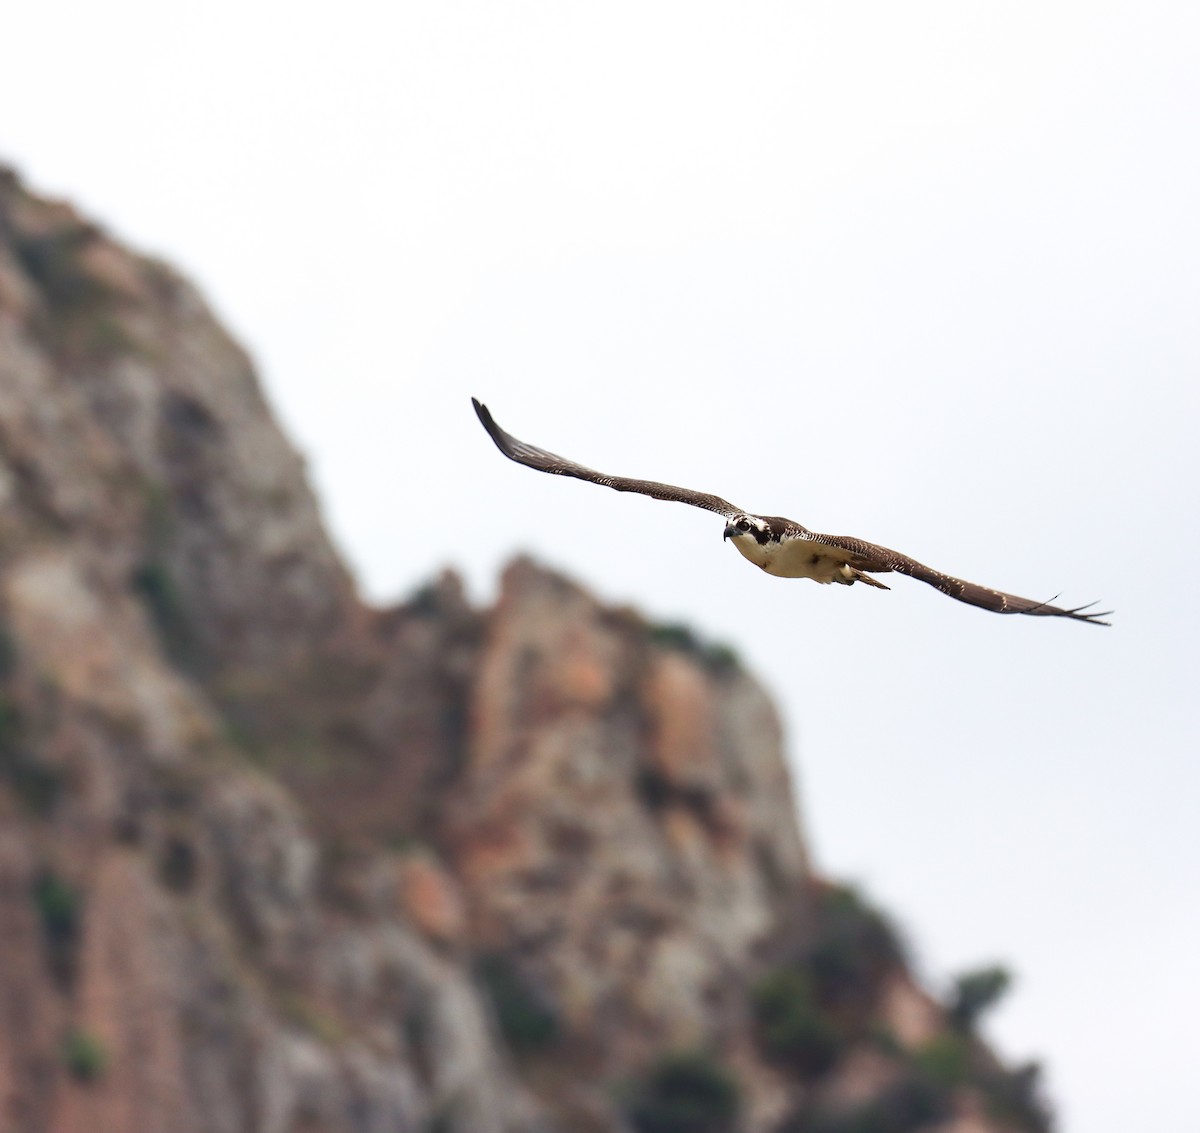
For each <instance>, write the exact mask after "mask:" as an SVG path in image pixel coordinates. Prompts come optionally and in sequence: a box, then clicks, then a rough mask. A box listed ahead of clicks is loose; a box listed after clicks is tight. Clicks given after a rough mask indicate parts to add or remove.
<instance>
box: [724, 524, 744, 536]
mask: <svg viewBox="0 0 1200 1133" xmlns="http://www.w3.org/2000/svg"><path fill="white" fill-rule="evenodd" d="M741 534H742V532H741V531H739V530H738V529H737V528H736V527H734V525H733V524H732V523H727V524H725V534H724V535H722V536H721V538H722V539H729V538H732V537H733V536H735V535H741Z"/></svg>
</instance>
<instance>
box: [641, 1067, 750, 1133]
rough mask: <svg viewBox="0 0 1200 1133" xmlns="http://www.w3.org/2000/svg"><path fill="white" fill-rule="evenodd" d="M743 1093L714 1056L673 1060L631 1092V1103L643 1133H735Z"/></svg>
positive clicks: (656, 1070)
mask: <svg viewBox="0 0 1200 1133" xmlns="http://www.w3.org/2000/svg"><path fill="white" fill-rule="evenodd" d="M739 1100H740V1099H739V1091H738V1087H737V1082H736V1081H735V1079H734V1078H733V1076H732V1075H731V1074H730V1073H729V1072H728V1071H726V1070H725V1069H723V1068H722V1067H721V1066H719V1065H718V1064H717V1063H716V1062H715V1061H714V1060H713V1059H712V1058H711V1057H710V1056H709V1055H707V1054H703V1053H701V1052H681V1053H676V1054H670V1055H667V1056H666V1057H665V1058H663V1059H662V1061H660V1062H659V1063H658V1065H657V1066H656V1067H655V1068H654V1069H653V1070H652V1071H651V1072H650V1073H649V1074H648V1075H647V1076H646V1078H644V1079H643V1080H642V1081H640V1082H639V1083H637V1084H636V1085H635V1086H634V1087H633V1089H632V1090H631V1091H630V1094H629V1096H628V1098H627V1099H626V1104H625V1114H626V1117H627V1118H628V1119H629V1124H630V1125H631V1126H633V1128H634V1129H635V1130H636V1131H637V1133H731V1131H732V1130H733V1129H735V1128H736V1126H737V1116H738V1110H739V1108H740V1106H739Z"/></svg>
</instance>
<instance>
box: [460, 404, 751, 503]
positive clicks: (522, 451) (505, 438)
mask: <svg viewBox="0 0 1200 1133" xmlns="http://www.w3.org/2000/svg"><path fill="white" fill-rule="evenodd" d="M471 404H472V405H473V406H475V413H476V415H477V416H478V417H479V420H480V422H481V423H482V425H483V427H484V428H485V429H486V430H487V431H488V436H490V437H491V438H492V440H493V441H495V442H496V447H497V448H498V449H499V450H500V451H501V452H502V453H504V455H505V456H507V457H508V459H509V460H515V461H516V462H517V463H518V464H524V465H525V467H526V468H536V469H537V470H538V471H539V472H550V473H552V474H553V475H555V476H574V477H575V479H576V480H587V481H589V482H590V483H592V484H603V485H604V486H605V487H606V488H613V489H615V490H616V491H618V492H638V493H640V494H641V495H643V496H652V497H653V498H654V499H656V500H672V501H674V502H676V503H681V504H691V505H692V507H700V508H704V510H705V511H715V512H716V513H717V514H718V515H723V516H725V518H726V519H730V518H732V517H733V516H735V515H742V514H744V513H743V512H742V509H741V508H738V507H734V505H733V504H731V503H730V502H729V501H728V500H723V499H721V497H720V496H710V495H708V494H707V493H706V492H693V491H690V490H689V489H687V488H676V487H675V486H674V485H673V484H660V483H658V482H657V481H655V480H629V479H627V478H626V477H624V476H606V475H605V474H604V473H603V472H597V471H595V469H592V468H586V467H585V466H584V465H582V464H576V463H575V462H574V461H573V460H567V458H566V457H564V456H555V454H554V453H552V452H547V451H546V450H545V449H543V448H535V447H534V446H533V445H527V444H526V443H525V442H524V441H519V440H517V438H516V437H514V436H512V435H511V434H509V433H506V432H505V431H504V430H503V429H502V428H500V426H499V425H497V424H496V422H495V421H494V420H493V419H492V415H491V413H490V412H488V407H487V406H486V405H481V404H480V403H479V402H478V401H476V400H475V398H471Z"/></svg>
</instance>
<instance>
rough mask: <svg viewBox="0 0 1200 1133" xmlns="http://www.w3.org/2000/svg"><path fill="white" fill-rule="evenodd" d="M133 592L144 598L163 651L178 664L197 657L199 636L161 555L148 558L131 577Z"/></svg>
mask: <svg viewBox="0 0 1200 1133" xmlns="http://www.w3.org/2000/svg"><path fill="white" fill-rule="evenodd" d="M130 585H131V586H132V588H133V591H134V593H135V594H136V595H137V596H138V597H139V598H140V599H141V600H142V603H143V604H144V605H145V607H146V610H147V612H148V613H149V614H150V618H151V621H152V622H153V623H154V628H155V629H156V630H157V631H158V637H159V640H160V641H161V642H162V646H163V651H164V652H165V653H166V655H167V657H168V658H169V659H170V660H171V661H173V662H175V664H177V665H183V666H190V665H192V664H194V662H195V660H196V639H195V633H194V631H193V627H192V623H191V618H190V617H189V615H188V612H187V609H186V607H185V605H184V600H183V595H182V593H181V592H180V590H179V587H178V585H177V584H176V582H175V579H174V578H173V577H172V576H171V572H170V571H169V570H168V569H167V566H166V564H165V563H164V562H163V561H162V560H161V559H157V558H155V559H147V560H146V561H145V562H143V563H142V564H141V565H140V566H139V567H138V568H137V569H136V570H135V571H134V572H133V576H132V577H131V578H130Z"/></svg>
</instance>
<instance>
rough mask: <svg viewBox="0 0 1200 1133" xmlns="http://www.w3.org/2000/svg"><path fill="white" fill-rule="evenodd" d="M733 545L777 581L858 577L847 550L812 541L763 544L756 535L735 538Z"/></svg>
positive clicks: (734, 536) (733, 538)
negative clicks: (847, 558)
mask: <svg viewBox="0 0 1200 1133" xmlns="http://www.w3.org/2000/svg"><path fill="white" fill-rule="evenodd" d="M730 538H731V539H732V540H733V545H734V546H735V547H737V549H738V550H739V551H741V553H742V555H743V557H745V558H747V559H749V560H750V561H751V562H752V563H753V564H754V565H755V566H756V567H761V568H762V569H763V570H765V571H766V572H767V574H773V575H775V576H776V577H777V578H811V579H813V581H814V582H826V583H828V582H845V581H847V580H849V579H850V578H852V577H853V576H854V572H853V571H852V570H851V568H850V567H848V566H847V565H846V555H845V552H844V551H839V550H837V549H836V548H834V547H827V546H825V544H824V543H816V542H814V541H813V540H811V539H788V538H787V537H786V536H785V537H784V538H783V539H781V540H780V541H779V542H778V543H764V544H762V545H759V542H758V540H757V539H755V538H754V536H753V535H731V536H730Z"/></svg>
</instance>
